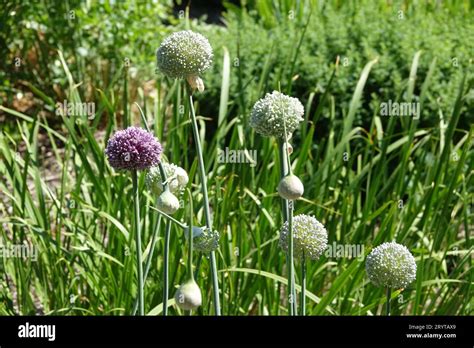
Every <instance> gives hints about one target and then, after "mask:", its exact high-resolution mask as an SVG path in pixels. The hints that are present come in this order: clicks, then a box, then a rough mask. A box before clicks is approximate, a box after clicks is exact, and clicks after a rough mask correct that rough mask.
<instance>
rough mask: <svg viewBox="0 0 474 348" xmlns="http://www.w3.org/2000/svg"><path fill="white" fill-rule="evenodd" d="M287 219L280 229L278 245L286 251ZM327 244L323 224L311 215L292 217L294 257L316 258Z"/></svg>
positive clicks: (326, 235) (287, 241)
mask: <svg viewBox="0 0 474 348" xmlns="http://www.w3.org/2000/svg"><path fill="white" fill-rule="evenodd" d="M288 237H289V226H288V221H286V222H285V223H284V224H283V227H282V228H281V231H280V247H281V248H282V249H283V250H284V251H288V243H289V240H288V239H289V238H288ZM327 246H328V233H327V231H326V229H325V228H324V226H323V224H322V223H320V222H319V221H318V220H316V218H314V217H313V216H309V215H305V214H301V215H297V216H295V217H294V218H293V254H294V256H295V257H302V256H303V253H304V256H305V257H308V258H310V259H312V260H316V259H318V258H319V257H320V256H321V255H322V254H323V252H324V250H326V248H327Z"/></svg>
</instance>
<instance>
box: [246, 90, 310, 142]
mask: <svg viewBox="0 0 474 348" xmlns="http://www.w3.org/2000/svg"><path fill="white" fill-rule="evenodd" d="M303 114H304V107H303V104H301V102H300V101H299V100H298V99H297V98H293V97H289V96H287V95H285V94H283V93H280V92H277V91H273V92H272V93H271V94H270V93H267V94H266V95H265V98H262V99H260V100H259V101H257V102H256V103H255V105H254V106H253V109H252V114H251V116H250V126H251V127H252V128H254V129H255V131H256V132H257V133H259V134H260V135H263V136H273V137H276V138H279V139H283V140H285V139H286V137H290V135H291V134H292V133H293V132H294V130H295V129H296V128H297V127H298V126H299V124H300V122H302V121H303ZM285 128H286V130H285Z"/></svg>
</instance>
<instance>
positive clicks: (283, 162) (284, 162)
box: [278, 141, 296, 315]
mask: <svg viewBox="0 0 474 348" xmlns="http://www.w3.org/2000/svg"><path fill="white" fill-rule="evenodd" d="M278 150H279V153H280V178H281V179H283V178H284V177H285V176H286V175H288V174H289V170H290V169H289V165H288V158H287V157H286V156H287V153H288V152H287V151H288V150H287V149H286V142H285V141H280V142H279V146H278ZM285 152H286V153H285ZM282 213H283V221H288V252H287V256H286V261H287V265H288V266H287V267H288V311H289V313H290V315H296V297H295V296H296V293H295V290H294V285H295V282H294V266H293V208H292V207H290V204H289V202H288V200H286V199H282Z"/></svg>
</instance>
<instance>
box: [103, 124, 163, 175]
mask: <svg viewBox="0 0 474 348" xmlns="http://www.w3.org/2000/svg"><path fill="white" fill-rule="evenodd" d="M162 152H163V148H162V146H161V144H160V143H159V142H158V139H156V138H155V137H154V136H153V134H152V133H150V132H147V131H146V130H144V129H141V128H137V127H128V128H127V129H124V130H121V131H118V132H117V133H115V134H114V136H113V137H112V138H110V139H109V141H108V142H107V148H106V149H105V154H106V155H107V157H108V159H109V163H110V165H111V166H112V167H113V168H115V169H126V170H143V169H147V168H149V167H151V166H154V165H156V164H158V163H159V162H160V155H161V153H162Z"/></svg>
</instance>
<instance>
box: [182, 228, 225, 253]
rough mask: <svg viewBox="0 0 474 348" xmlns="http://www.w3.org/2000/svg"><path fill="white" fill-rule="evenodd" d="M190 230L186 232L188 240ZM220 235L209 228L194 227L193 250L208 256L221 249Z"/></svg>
mask: <svg viewBox="0 0 474 348" xmlns="http://www.w3.org/2000/svg"><path fill="white" fill-rule="evenodd" d="M187 231H188V230H186V231H185V235H186V238H187V236H188V232H187ZM219 238H220V234H219V232H218V231H216V230H211V229H209V228H207V227H198V226H193V248H194V250H196V251H200V252H202V253H205V254H208V253H210V252H211V251H214V250H216V249H217V248H218V247H219Z"/></svg>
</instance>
